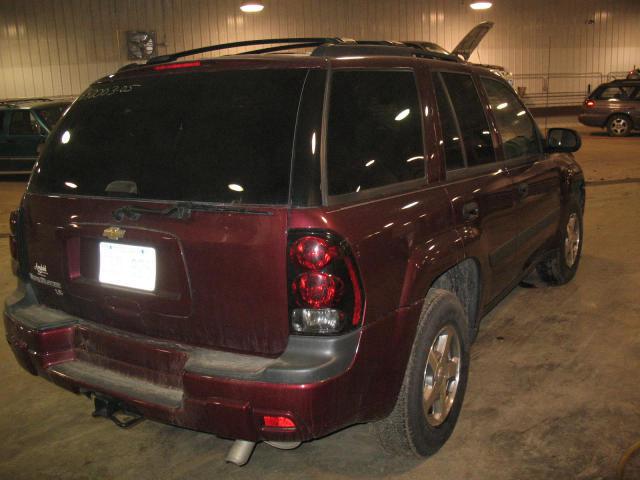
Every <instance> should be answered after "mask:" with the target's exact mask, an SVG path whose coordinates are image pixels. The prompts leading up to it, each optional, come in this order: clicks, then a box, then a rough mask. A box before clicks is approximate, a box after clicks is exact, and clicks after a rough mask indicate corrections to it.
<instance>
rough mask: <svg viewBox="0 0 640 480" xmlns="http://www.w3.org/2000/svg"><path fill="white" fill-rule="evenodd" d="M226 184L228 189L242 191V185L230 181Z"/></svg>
mask: <svg viewBox="0 0 640 480" xmlns="http://www.w3.org/2000/svg"><path fill="white" fill-rule="evenodd" d="M227 186H228V187H229V190H233V191H234V192H244V188H242V186H241V185H238V184H237V183H230V184H229V185H227Z"/></svg>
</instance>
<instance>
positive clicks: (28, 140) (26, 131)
mask: <svg viewBox="0 0 640 480" xmlns="http://www.w3.org/2000/svg"><path fill="white" fill-rule="evenodd" d="M70 104H71V102H69V101H66V100H64V101H62V100H60V101H53V100H48V99H43V98H38V99H27V100H3V101H0V175H8V174H25V173H30V172H31V169H32V168H33V165H34V163H35V161H36V159H37V158H38V145H39V144H41V143H42V142H44V140H45V139H46V138H47V135H49V132H50V131H51V129H52V128H53V126H54V125H55V124H56V122H57V121H58V120H59V119H60V117H61V116H62V114H63V113H64V111H65V110H66V109H67V107H68V106H69V105H70Z"/></svg>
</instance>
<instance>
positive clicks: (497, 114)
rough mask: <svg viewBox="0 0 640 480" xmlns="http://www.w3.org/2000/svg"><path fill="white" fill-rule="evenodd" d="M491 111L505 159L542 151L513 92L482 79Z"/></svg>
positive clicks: (537, 138) (530, 124) (536, 136)
mask: <svg viewBox="0 0 640 480" xmlns="http://www.w3.org/2000/svg"><path fill="white" fill-rule="evenodd" d="M481 82H482V85H483V86H484V89H485V91H486V93H487V97H488V98H489V104H490V105H491V112H492V113H493V117H494V119H495V121H496V124H497V126H498V130H499V131H500V135H501V137H502V148H503V149H504V156H505V159H506V160H509V159H512V158H518V157H522V156H526V155H535V154H539V153H541V152H542V148H541V145H540V138H539V137H538V129H537V128H536V125H535V123H534V121H533V119H532V118H531V116H530V115H529V113H527V111H526V110H525V108H524V107H523V106H522V104H521V103H520V101H519V100H518V98H517V97H516V95H515V93H514V92H513V89H512V88H510V87H508V86H506V85H505V84H503V83H501V82H499V81H496V80H492V79H490V78H484V77H483V78H481Z"/></svg>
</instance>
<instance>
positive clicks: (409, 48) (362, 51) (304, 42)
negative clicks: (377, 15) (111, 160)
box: [123, 37, 460, 69]
mask: <svg viewBox="0 0 640 480" xmlns="http://www.w3.org/2000/svg"><path fill="white" fill-rule="evenodd" d="M276 44H280V45H276ZM253 45H274V46H272V47H265V48H260V49H257V50H251V51H248V52H242V53H241V54H240V55H255V54H262V53H272V52H279V51H283V50H291V49H299V48H314V50H313V52H312V53H311V55H312V56H349V55H394V56H415V57H420V58H435V59H440V60H449V61H455V62H459V61H460V59H459V58H458V57H457V56H455V55H452V54H446V53H441V52H436V51H433V50H431V49H429V48H426V47H425V46H421V45H419V44H418V43H414V42H396V41H390V40H352V39H348V38H339V37H298V38H265V39H259V40H244V41H241V42H231V43H221V44H218V45H209V46H207V47H200V48H194V49H192V50H185V51H183V52H176V53H170V54H167V55H159V56H157V57H153V58H150V59H149V60H147V65H156V64H159V63H167V62H173V61H175V60H178V59H179V58H183V57H189V56H191V55H198V54H200V53H206V52H215V51H218V50H227V49H230V48H238V47H249V46H253ZM127 67H129V66H126V67H125V68H127ZM131 67H133V65H131ZM131 67H130V68H131ZM123 69H124V68H123Z"/></svg>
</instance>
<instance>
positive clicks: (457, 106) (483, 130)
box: [441, 72, 496, 167]
mask: <svg viewBox="0 0 640 480" xmlns="http://www.w3.org/2000/svg"><path fill="white" fill-rule="evenodd" d="M441 75H442V79H443V80H444V83H445V85H446V86H447V91H448V92H449V97H450V98H451V103H452V104H453V108H454V110H455V112H456V116H457V118H458V123H459V124H460V133H461V134H462V140H463V142H464V146H465V151H466V155H467V165H468V166H469V167H475V166H477V165H484V164H487V163H493V162H495V161H496V156H495V151H494V149H493V142H492V140H491V129H490V128H489V123H488V121H487V117H486V116H485V114H484V107H483V106H482V102H481V101H480V96H479V95H478V90H477V89H476V86H475V84H474V83H473V79H472V78H471V75H468V74H464V73H450V72H442V73H441Z"/></svg>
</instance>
